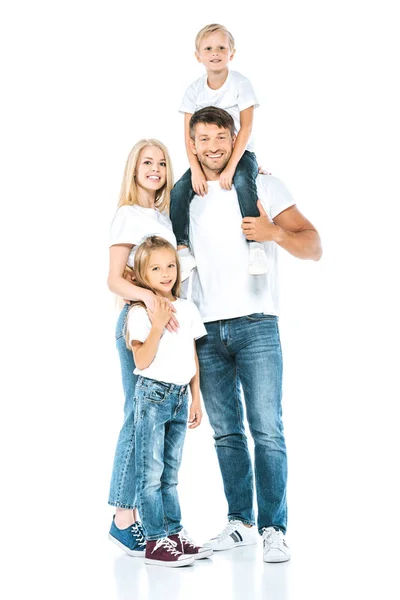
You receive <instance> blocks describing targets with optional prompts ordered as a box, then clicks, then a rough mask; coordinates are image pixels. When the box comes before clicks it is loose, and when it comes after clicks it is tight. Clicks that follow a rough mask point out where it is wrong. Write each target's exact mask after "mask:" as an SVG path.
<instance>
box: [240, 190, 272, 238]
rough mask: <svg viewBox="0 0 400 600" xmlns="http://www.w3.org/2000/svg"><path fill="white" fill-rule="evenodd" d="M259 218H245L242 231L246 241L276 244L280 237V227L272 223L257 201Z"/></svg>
mask: <svg viewBox="0 0 400 600" xmlns="http://www.w3.org/2000/svg"><path fill="white" fill-rule="evenodd" d="M257 208H258V210H259V211H260V216H259V217H245V218H244V219H243V221H242V230H243V233H244V235H245V236H246V239H248V240H250V241H252V242H275V241H276V240H277V236H278V235H279V231H280V227H277V226H276V225H275V223H273V222H272V221H271V219H270V218H269V216H268V215H267V213H266V212H265V210H264V207H263V205H262V204H261V202H260V201H259V200H257Z"/></svg>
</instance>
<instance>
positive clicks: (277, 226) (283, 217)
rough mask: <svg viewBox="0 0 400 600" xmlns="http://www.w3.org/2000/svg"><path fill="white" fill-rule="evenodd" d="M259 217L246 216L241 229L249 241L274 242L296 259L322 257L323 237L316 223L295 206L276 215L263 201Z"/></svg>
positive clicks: (259, 203)
mask: <svg viewBox="0 0 400 600" xmlns="http://www.w3.org/2000/svg"><path fill="white" fill-rule="evenodd" d="M257 206H258V209H259V211H260V217H245V218H244V219H243V221H242V229H243V233H244V234H245V236H246V238H247V239H248V240H252V241H255V242H275V243H276V244H278V245H279V246H281V248H284V249H285V250H287V252H289V253H290V254H292V255H293V256H296V257H297V258H303V259H310V260H319V259H320V258H321V256H322V246H321V239H320V237H319V234H318V231H317V230H316V229H315V227H314V225H312V223H310V221H309V220H308V219H306V218H305V217H304V216H303V215H302V214H301V212H300V211H299V210H298V209H297V207H296V206H295V205H293V206H290V207H289V208H287V209H286V210H284V211H282V212H281V213H279V215H277V216H276V217H274V220H273V221H271V219H270V218H269V217H268V215H267V213H266V212H265V210H264V207H263V205H262V204H261V202H260V201H258V202H257Z"/></svg>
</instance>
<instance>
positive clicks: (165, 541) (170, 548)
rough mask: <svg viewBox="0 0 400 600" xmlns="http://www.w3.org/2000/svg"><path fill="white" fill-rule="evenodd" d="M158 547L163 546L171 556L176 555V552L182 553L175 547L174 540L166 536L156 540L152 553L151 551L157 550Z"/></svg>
mask: <svg viewBox="0 0 400 600" xmlns="http://www.w3.org/2000/svg"><path fill="white" fill-rule="evenodd" d="M160 547H162V548H165V549H166V551H167V552H169V553H170V554H172V555H173V556H178V554H182V552H179V550H177V549H176V542H174V541H173V540H170V539H169V538H167V537H166V538H161V539H160V540H157V544H156V545H155V546H154V548H153V550H152V554H153V552H155V551H156V550H158V548H160Z"/></svg>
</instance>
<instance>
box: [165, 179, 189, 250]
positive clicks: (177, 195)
mask: <svg viewBox="0 0 400 600" xmlns="http://www.w3.org/2000/svg"><path fill="white" fill-rule="evenodd" d="M193 196H194V191H193V188H192V172H191V170H190V169H188V170H187V171H186V173H184V175H182V177H181V178H180V179H179V181H177V182H176V184H175V185H174V187H173V189H172V190H171V205H170V218H171V221H172V228H173V230H174V233H175V236H176V241H177V245H178V246H189V205H190V202H191V201H192V200H193Z"/></svg>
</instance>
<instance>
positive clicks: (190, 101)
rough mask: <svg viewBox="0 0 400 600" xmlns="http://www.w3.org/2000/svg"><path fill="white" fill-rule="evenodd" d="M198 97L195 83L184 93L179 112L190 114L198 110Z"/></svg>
mask: <svg viewBox="0 0 400 600" xmlns="http://www.w3.org/2000/svg"><path fill="white" fill-rule="evenodd" d="M196 99H197V92H196V86H195V84H194V83H193V84H192V85H190V86H189V87H188V88H187V90H186V92H185V93H184V96H183V98H182V102H181V105H180V107H179V112H181V113H189V114H193V113H194V112H196Z"/></svg>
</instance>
